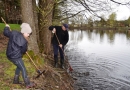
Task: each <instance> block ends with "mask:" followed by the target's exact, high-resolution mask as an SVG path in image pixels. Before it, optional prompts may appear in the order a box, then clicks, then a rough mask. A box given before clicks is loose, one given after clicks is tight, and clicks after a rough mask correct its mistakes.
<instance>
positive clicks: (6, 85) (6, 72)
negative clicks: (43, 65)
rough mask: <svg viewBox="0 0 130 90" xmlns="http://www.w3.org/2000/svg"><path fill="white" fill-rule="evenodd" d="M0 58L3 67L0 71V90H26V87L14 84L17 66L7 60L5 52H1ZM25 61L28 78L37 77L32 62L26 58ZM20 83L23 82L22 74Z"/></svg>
mask: <svg viewBox="0 0 130 90" xmlns="http://www.w3.org/2000/svg"><path fill="white" fill-rule="evenodd" d="M0 58H1V59H0V67H2V68H1V69H0V90H10V88H12V89H24V88H25V87H24V86H22V87H21V86H20V85H13V84H12V82H13V77H14V73H15V69H16V66H15V65H14V64H13V63H11V62H10V61H9V60H8V59H7V57H6V52H5V50H4V51H1V52H0ZM23 61H24V64H25V67H26V69H27V73H28V76H29V77H33V76H34V75H36V74H37V73H36V71H35V67H34V66H33V65H32V63H31V62H30V60H29V59H28V58H26V57H24V58H23ZM20 81H22V82H23V79H22V75H21V74H20Z"/></svg>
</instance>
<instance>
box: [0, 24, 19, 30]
mask: <svg viewBox="0 0 130 90" xmlns="http://www.w3.org/2000/svg"><path fill="white" fill-rule="evenodd" d="M9 26H10V29H11V30H18V31H19V30H20V25H19V24H9ZM4 27H5V24H4V23H0V32H3V29H4Z"/></svg>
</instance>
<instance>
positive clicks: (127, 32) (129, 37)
mask: <svg viewBox="0 0 130 90" xmlns="http://www.w3.org/2000/svg"><path fill="white" fill-rule="evenodd" d="M126 38H127V39H128V40H130V30H127V31H126Z"/></svg>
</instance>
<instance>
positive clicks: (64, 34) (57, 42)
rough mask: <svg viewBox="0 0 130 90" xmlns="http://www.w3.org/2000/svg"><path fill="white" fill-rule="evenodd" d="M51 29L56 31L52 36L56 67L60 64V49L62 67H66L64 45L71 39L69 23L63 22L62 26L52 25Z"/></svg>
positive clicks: (53, 31)
mask: <svg viewBox="0 0 130 90" xmlns="http://www.w3.org/2000/svg"><path fill="white" fill-rule="evenodd" d="M49 30H51V31H52V33H54V35H53V37H52V45H53V51H54V67H57V65H58V50H59V52H60V64H61V68H62V69H64V46H65V45H66V44H67V42H68V40H69V34H68V24H63V25H62V26H50V27H49Z"/></svg>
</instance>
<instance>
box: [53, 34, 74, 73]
mask: <svg viewBox="0 0 130 90" xmlns="http://www.w3.org/2000/svg"><path fill="white" fill-rule="evenodd" d="M54 34H55V36H56V38H57V40H58V43H59V45H60V41H59V39H58V37H57V35H56V33H54ZM61 50H62V52H63V55H64V58H65V57H66V56H65V53H64V51H63V49H62V48H61ZM67 62H68V61H67ZM68 65H69V69H70V71H73V69H72V67H71V65H70V64H69V62H68Z"/></svg>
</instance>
